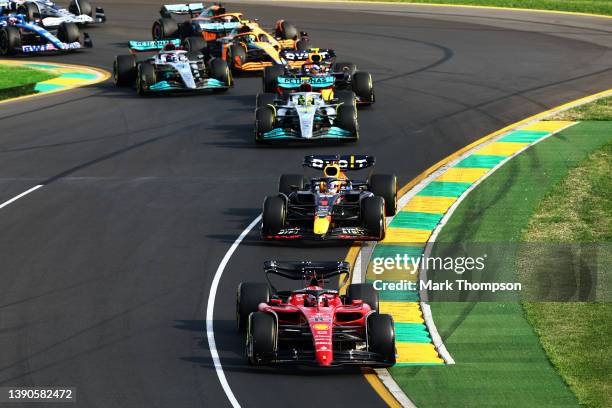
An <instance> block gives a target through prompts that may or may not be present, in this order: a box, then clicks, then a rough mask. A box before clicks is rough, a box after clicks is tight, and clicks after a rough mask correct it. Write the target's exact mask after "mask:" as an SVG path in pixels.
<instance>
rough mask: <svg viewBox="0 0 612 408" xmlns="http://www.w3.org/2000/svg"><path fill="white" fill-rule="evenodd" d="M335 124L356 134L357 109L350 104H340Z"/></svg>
mask: <svg viewBox="0 0 612 408" xmlns="http://www.w3.org/2000/svg"><path fill="white" fill-rule="evenodd" d="M334 126H336V127H339V128H340V129H344V130H346V131H349V132H351V133H352V134H354V135H356V134H357V131H358V125H357V109H355V107H354V106H350V105H340V106H339V107H338V111H337V112H336V120H334Z"/></svg>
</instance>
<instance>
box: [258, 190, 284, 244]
mask: <svg viewBox="0 0 612 408" xmlns="http://www.w3.org/2000/svg"><path fill="white" fill-rule="evenodd" d="M286 218H287V205H286V204H285V199H284V198H282V197H279V196H267V197H266V198H265V200H264V204H263V214H262V220H261V232H262V234H263V235H275V234H278V232H279V231H280V230H282V229H283V228H284V227H285V219H286Z"/></svg>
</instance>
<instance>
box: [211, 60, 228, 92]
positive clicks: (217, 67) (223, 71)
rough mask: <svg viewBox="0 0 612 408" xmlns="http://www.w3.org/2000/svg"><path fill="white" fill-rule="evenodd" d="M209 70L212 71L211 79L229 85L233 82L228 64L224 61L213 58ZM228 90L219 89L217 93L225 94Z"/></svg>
mask: <svg viewBox="0 0 612 408" xmlns="http://www.w3.org/2000/svg"><path fill="white" fill-rule="evenodd" d="M208 69H209V71H210V77H211V78H213V79H216V80H217V81H219V82H221V83H223V84H226V85H229V84H230V83H231V80H232V76H231V74H230V70H229V68H228V66H227V62H225V61H223V60H222V59H221V58H213V59H212V60H211V61H210V63H209V65H208ZM227 89H228V88H219V89H217V91H219V92H225V91H227Z"/></svg>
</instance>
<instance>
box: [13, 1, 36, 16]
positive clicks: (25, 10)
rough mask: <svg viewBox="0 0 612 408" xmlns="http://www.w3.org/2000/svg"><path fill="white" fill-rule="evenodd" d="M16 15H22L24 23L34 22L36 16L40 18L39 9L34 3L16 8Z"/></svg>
mask: <svg viewBox="0 0 612 408" xmlns="http://www.w3.org/2000/svg"><path fill="white" fill-rule="evenodd" d="M17 14H23V15H24V16H25V20H26V21H34V20H35V19H36V16H37V15H38V16H40V9H39V8H38V5H37V4H36V3H32V2H27V3H23V4H22V5H21V6H19V7H17Z"/></svg>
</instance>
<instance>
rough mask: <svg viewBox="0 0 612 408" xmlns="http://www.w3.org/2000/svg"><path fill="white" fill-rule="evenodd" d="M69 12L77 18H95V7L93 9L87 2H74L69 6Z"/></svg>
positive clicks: (77, 0) (82, 0)
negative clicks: (84, 16) (82, 16)
mask: <svg viewBox="0 0 612 408" xmlns="http://www.w3.org/2000/svg"><path fill="white" fill-rule="evenodd" d="M68 11H69V12H71V13H72V14H74V15H75V16H80V15H86V16H89V17H92V16H93V7H91V4H90V3H89V1H87V0H72V1H71V2H70V4H69V5H68Z"/></svg>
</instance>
